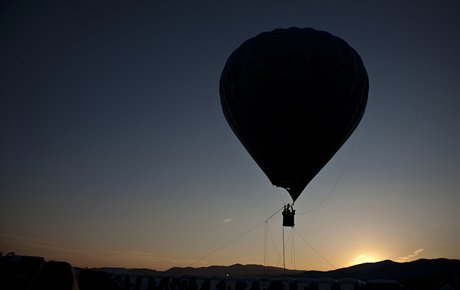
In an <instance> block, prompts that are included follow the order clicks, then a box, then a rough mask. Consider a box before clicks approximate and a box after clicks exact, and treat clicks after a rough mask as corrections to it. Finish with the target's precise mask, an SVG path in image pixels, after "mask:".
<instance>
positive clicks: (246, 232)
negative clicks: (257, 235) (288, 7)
mask: <svg viewBox="0 0 460 290" xmlns="http://www.w3.org/2000/svg"><path fill="white" fill-rule="evenodd" d="M283 208H284V206H283V207H281V208H280V209H279V210H277V211H276V212H275V213H274V214H272V215H271V216H270V217H268V218H267V219H266V220H264V221H263V222H261V223H259V224H257V225H256V226H254V227H252V228H251V229H249V230H247V231H245V232H244V233H242V234H239V235H238V236H237V237H236V238H234V239H232V240H230V241H228V242H226V243H225V244H223V245H222V246H220V247H218V248H217V249H214V250H212V251H211V252H209V253H207V254H206V255H204V256H202V257H201V258H199V259H197V260H195V261H193V262H192V263H191V264H190V265H188V266H187V267H191V266H192V265H194V264H195V263H197V262H199V261H202V260H203V259H206V258H207V257H209V256H211V255H212V254H214V253H216V252H218V251H220V250H221V249H223V248H225V247H226V246H228V245H230V244H232V243H234V242H236V241H237V240H239V239H241V238H242V237H244V236H245V235H247V234H249V233H250V232H252V231H253V230H255V229H257V228H258V227H260V226H261V225H263V224H264V223H266V222H267V221H268V220H270V219H271V218H272V217H274V216H275V215H276V214H277V213H279V212H280V211H281V210H282V209H283Z"/></svg>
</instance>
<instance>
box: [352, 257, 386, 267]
mask: <svg viewBox="0 0 460 290" xmlns="http://www.w3.org/2000/svg"><path fill="white" fill-rule="evenodd" d="M378 261H381V259H379V258H377V257H376V256H375V255H368V254H359V255H358V256H356V257H355V258H354V259H353V260H351V261H350V262H348V264H347V265H346V266H347V267H349V266H354V265H358V264H363V263H375V262H378Z"/></svg>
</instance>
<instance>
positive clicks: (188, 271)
mask: <svg viewBox="0 0 460 290" xmlns="http://www.w3.org/2000/svg"><path fill="white" fill-rule="evenodd" d="M98 270H102V271H105V272H109V273H112V274H122V273H123V274H128V273H129V274H131V275H143V276H160V277H192V276H194V277H199V278H223V277H229V278H235V279H236V278H243V279H244V278H250V277H252V278H257V277H259V278H263V277H267V278H268V277H280V276H284V269H283V268H279V267H272V266H262V265H255V264H249V265H242V264H234V265H231V266H209V267H199V268H192V267H173V268H170V269H168V270H166V271H155V270H150V269H125V268H99V269H98ZM227 275H228V276H227ZM286 275H287V276H290V277H293V278H320V277H330V278H336V279H339V278H356V279H361V280H369V279H393V280H420V279H433V278H437V277H460V260H457V259H442V258H441V259H419V260H416V261H412V262H403V263H399V262H394V261H391V260H385V261H380V262H375V263H364V264H359V265H354V266H351V267H346V268H340V269H336V270H331V271H304V270H288V269H286Z"/></svg>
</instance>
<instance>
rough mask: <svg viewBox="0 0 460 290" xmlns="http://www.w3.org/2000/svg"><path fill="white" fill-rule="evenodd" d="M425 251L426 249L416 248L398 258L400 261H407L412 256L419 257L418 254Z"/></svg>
mask: <svg viewBox="0 0 460 290" xmlns="http://www.w3.org/2000/svg"><path fill="white" fill-rule="evenodd" d="M424 251H425V249H417V250H415V251H414V252H413V253H412V254H410V255H407V256H404V257H399V258H398V259H397V261H398V262H406V261H408V260H410V259H412V258H415V257H417V256H418V255H420V254H421V253H423V252H424Z"/></svg>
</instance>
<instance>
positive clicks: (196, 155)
mask: <svg viewBox="0 0 460 290" xmlns="http://www.w3.org/2000/svg"><path fill="white" fill-rule="evenodd" d="M459 14H460V2H458V1H444V0H442V1H392V0H390V1H235V0H233V1H87V2H85V1H78V3H77V1H75V2H73V1H4V2H2V4H0V39H1V40H0V44H1V45H0V251H1V252H2V253H3V254H5V253H8V252H10V251H13V252H15V253H16V254H20V255H34V256H43V257H45V258H46V259H48V260H64V261H68V262H70V263H71V264H72V265H74V266H81V267H98V266H121V267H147V268H152V269H158V270H165V269H168V268H170V267H174V266H179V267H185V266H194V267H203V266H210V265H231V264H235V263H241V264H266V265H272V266H278V267H282V266H283V263H282V244H283V242H282V234H283V228H282V226H281V214H280V213H278V214H276V215H275V216H273V217H272V218H270V219H269V220H268V221H267V222H265V221H266V219H267V218H269V217H270V216H271V215H272V214H274V213H275V212H277V211H278V210H279V209H280V208H281V207H282V206H283V204H284V203H288V202H290V198H289V196H288V194H287V193H286V192H285V191H284V190H283V189H279V188H276V187H274V186H272V185H271V183H270V182H269V180H268V178H267V177H266V176H265V175H264V174H263V172H262V171H261V170H260V169H259V168H258V166H257V164H256V163H255V162H254V161H253V160H252V158H251V157H250V156H249V154H248V153H247V152H246V151H245V149H244V147H243V146H242V145H241V144H240V143H239V141H238V139H237V138H236V137H235V135H234V134H233V132H232V131H231V129H230V127H229V126H228V124H227V122H226V120H225V118H224V115H223V113H222V110H221V105H220V97H219V90H218V87H219V78H220V73H221V71H222V69H223V66H224V64H225V61H226V59H227V57H228V56H229V55H230V54H231V53H232V51H233V50H235V49H236V48H237V47H238V46H239V45H240V44H241V43H242V42H243V41H245V40H246V39H248V38H250V37H253V36H255V35H257V34H258V33H261V32H264V31H270V30H273V29H276V28H287V27H292V26H296V27H313V28H315V29H319V30H326V31H328V32H330V33H332V34H334V35H336V36H338V37H341V38H343V39H344V40H346V41H347V42H348V43H349V44H350V45H351V46H352V47H353V48H355V49H356V51H358V53H359V54H360V56H361V58H362V59H363V62H364V64H365V66H366V69H367V72H368V75H369V84H370V89H369V99H368V105H367V109H366V112H365V114H364V117H363V119H362V121H361V123H360V125H359V126H358V128H357V129H356V131H355V132H354V133H353V135H352V136H351V138H350V139H349V140H348V141H347V142H346V143H345V144H344V146H343V147H342V148H341V149H340V150H339V151H338V153H337V154H336V156H335V157H334V158H333V159H332V160H331V161H330V162H329V163H328V164H327V165H326V166H325V167H324V168H323V170H322V171H321V172H320V173H319V174H318V175H317V176H316V177H315V178H314V180H313V181H312V182H311V183H310V184H309V185H308V186H307V188H306V189H305V191H304V192H303V194H302V195H301V196H300V197H299V199H298V200H297V201H296V204H295V209H296V211H297V215H296V226H295V228H294V230H292V229H290V228H285V229H284V239H285V245H286V251H285V252H286V256H285V263H286V267H288V268H291V269H304V270H309V269H313V270H330V269H335V268H339V267H346V266H349V265H353V264H356V263H361V262H372V261H379V260H385V259H391V260H394V261H399V262H405V261H412V260H416V259H419V258H440V257H443V258H451V259H460V222H459V221H460V211H459V210H458V205H459V204H460V149H459V148H460V114H459V113H458V110H459V108H460V78H459V74H458V68H459V67H460V58H459V54H458V51H460V18H458V15H459Z"/></svg>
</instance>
